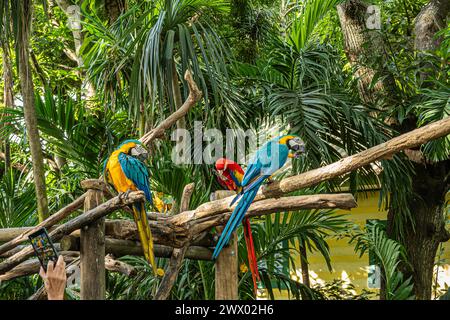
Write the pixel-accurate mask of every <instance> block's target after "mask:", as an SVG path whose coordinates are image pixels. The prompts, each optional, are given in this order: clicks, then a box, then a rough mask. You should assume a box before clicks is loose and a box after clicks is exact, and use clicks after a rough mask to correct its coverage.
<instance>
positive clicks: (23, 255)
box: [0, 191, 145, 274]
mask: <svg viewBox="0 0 450 320" xmlns="http://www.w3.org/2000/svg"><path fill="white" fill-rule="evenodd" d="M144 198H145V196H144V193H143V192H142V191H135V192H131V193H130V194H129V195H128V197H121V196H117V197H115V198H112V199H110V200H108V201H107V202H104V203H102V204H101V205H99V206H98V207H96V208H94V209H92V210H89V211H87V212H85V213H83V214H81V215H79V216H78V217H76V218H74V219H72V220H70V221H68V222H66V223H64V224H62V225H60V226H59V227H57V228H56V229H55V230H53V231H52V232H50V238H51V239H52V241H54V242H56V241H57V240H59V239H61V238H62V237H63V236H64V235H65V234H69V233H71V232H73V231H75V230H77V229H80V228H81V227H83V226H85V225H88V224H90V223H92V222H93V221H95V220H97V219H99V218H101V217H103V216H105V215H107V214H108V213H111V212H113V211H115V210H117V209H119V208H121V207H123V206H126V205H130V204H132V203H134V202H136V201H142V200H143V199H144ZM32 255H33V248H32V247H31V245H29V246H26V247H25V248H24V249H22V250H21V251H19V252H18V253H16V254H14V255H13V256H11V257H9V258H8V259H6V260H4V261H2V262H1V263H0V274H3V273H4V272H6V271H9V270H11V269H12V268H14V267H15V266H16V265H18V264H19V263H21V262H23V261H25V260H26V259H28V258H29V257H31V256H32Z"/></svg>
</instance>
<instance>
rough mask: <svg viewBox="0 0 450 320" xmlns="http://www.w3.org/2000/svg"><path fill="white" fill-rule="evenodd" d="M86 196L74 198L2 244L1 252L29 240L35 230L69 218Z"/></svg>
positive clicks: (81, 204) (80, 205)
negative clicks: (35, 224)
mask: <svg viewBox="0 0 450 320" xmlns="http://www.w3.org/2000/svg"><path fill="white" fill-rule="evenodd" d="M85 197H86V194H83V195H82V196H80V197H79V198H78V199H76V200H74V201H73V202H72V203H71V204H69V205H67V206H65V207H64V208H62V209H61V210H59V211H58V212H56V213H54V214H52V215H51V216H50V217H48V218H47V219H45V220H44V221H42V222H41V223H39V224H38V225H37V226H35V227H33V228H31V229H28V230H26V231H25V232H24V233H21V234H20V235H18V236H16V237H15V238H14V239H12V240H10V241H8V242H7V243H4V244H2V245H1V246H0V254H2V253H5V252H7V251H9V250H11V249H13V248H14V247H16V246H17V245H19V244H20V243H22V242H24V241H28V236H29V235H30V234H32V233H33V232H36V231H37V230H39V229H40V228H42V227H45V228H47V229H49V228H50V227H51V226H53V225H55V224H56V223H58V222H59V221H61V220H63V219H65V218H67V217H68V216H69V215H70V214H71V213H73V212H74V211H75V210H78V209H79V208H81V207H82V206H83V204H84V198H85ZM2 230H5V229H2Z"/></svg>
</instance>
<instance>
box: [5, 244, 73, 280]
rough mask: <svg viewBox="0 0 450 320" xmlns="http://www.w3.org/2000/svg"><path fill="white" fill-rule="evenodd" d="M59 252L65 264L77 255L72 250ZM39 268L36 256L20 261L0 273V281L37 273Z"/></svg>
mask: <svg viewBox="0 0 450 320" xmlns="http://www.w3.org/2000/svg"><path fill="white" fill-rule="evenodd" d="M60 254H61V255H62V256H63V257H64V261H65V262H66V264H68V263H70V262H72V261H74V260H75V259H77V258H78V256H79V253H78V252H73V251H61V252H60ZM40 268H41V264H40V262H39V260H38V259H37V258H34V259H30V260H27V261H25V262H22V263H21V264H19V265H18V266H16V267H15V268H14V269H12V270H10V271H8V272H6V273H5V274H2V275H0V281H7V280H12V279H15V278H18V277H23V276H29V275H32V274H36V273H39V269H40Z"/></svg>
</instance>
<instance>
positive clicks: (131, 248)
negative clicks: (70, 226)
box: [61, 235, 212, 261]
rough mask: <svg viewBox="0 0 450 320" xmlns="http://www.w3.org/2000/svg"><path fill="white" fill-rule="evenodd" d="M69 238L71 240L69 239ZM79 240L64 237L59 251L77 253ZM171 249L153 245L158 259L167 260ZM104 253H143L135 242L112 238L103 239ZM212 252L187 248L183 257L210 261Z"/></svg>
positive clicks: (194, 247)
mask: <svg viewBox="0 0 450 320" xmlns="http://www.w3.org/2000/svg"><path fill="white" fill-rule="evenodd" d="M69 238H71V239H69ZM79 240H80V238H78V237H74V236H72V235H68V236H64V237H63V239H61V249H62V250H64V251H78V250H80V241H79ZM173 249H174V248H173V247H170V246H165V245H158V244H155V246H154V252H155V256H156V257H159V258H169V257H170V256H171V253H172V251H173ZM105 252H106V253H108V254H112V255H114V256H115V257H122V256H128V255H134V256H142V255H143V251H142V247H141V244H140V243H139V242H137V241H131V240H122V239H114V238H109V237H106V238H105ZM211 256H212V250H211V249H209V248H205V247H199V246H190V247H188V249H187V251H186V254H185V257H186V259H193V260H206V261H209V260H211Z"/></svg>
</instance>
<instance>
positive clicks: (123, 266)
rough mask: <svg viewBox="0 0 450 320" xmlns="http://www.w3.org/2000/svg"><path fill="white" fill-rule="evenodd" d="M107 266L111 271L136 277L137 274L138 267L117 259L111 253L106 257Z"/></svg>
mask: <svg viewBox="0 0 450 320" xmlns="http://www.w3.org/2000/svg"><path fill="white" fill-rule="evenodd" d="M105 268H106V270H108V271H110V272H119V273H122V274H124V275H126V276H128V277H134V276H135V275H136V269H135V268H134V267H132V266H130V265H129V264H127V263H125V262H122V261H118V260H115V259H114V257H113V256H112V255H110V254H108V255H107V256H106V257H105Z"/></svg>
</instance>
